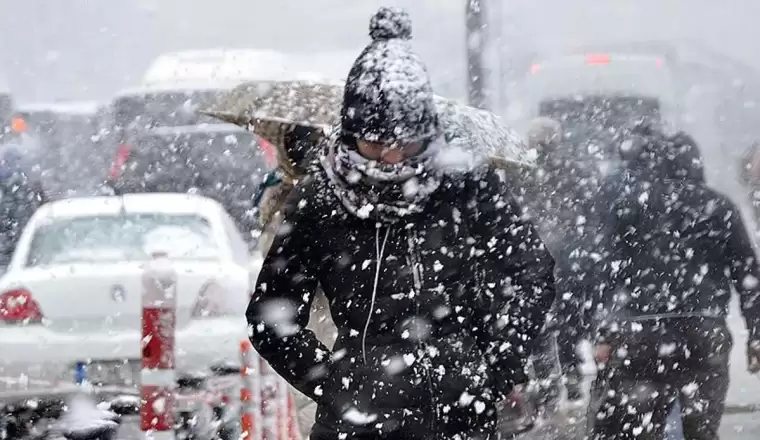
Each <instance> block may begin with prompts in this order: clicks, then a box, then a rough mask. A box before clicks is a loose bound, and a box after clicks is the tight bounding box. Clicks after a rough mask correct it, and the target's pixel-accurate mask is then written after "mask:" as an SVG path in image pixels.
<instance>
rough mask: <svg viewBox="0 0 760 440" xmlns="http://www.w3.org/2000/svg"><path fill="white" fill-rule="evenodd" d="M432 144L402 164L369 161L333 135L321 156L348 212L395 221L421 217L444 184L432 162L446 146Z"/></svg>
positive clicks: (331, 183)
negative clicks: (429, 200) (413, 216)
mask: <svg viewBox="0 0 760 440" xmlns="http://www.w3.org/2000/svg"><path fill="white" fill-rule="evenodd" d="M444 142H445V141H444V139H443V137H441V138H439V139H436V140H434V141H433V142H431V143H430V144H429V145H428V146H427V148H426V149H425V151H423V152H422V153H420V154H419V155H417V156H415V157H412V158H409V159H407V160H405V161H403V162H401V163H399V164H396V165H389V164H382V163H378V162H377V161H374V160H369V159H367V158H365V157H364V156H362V155H361V154H359V152H358V151H356V150H355V149H353V148H350V147H349V146H347V145H346V144H344V143H343V142H342V141H341V136H340V133H334V134H333V135H332V136H331V138H330V142H329V143H328V146H327V148H326V149H325V151H323V153H322V155H321V156H320V163H321V165H322V168H323V169H324V170H325V173H326V174H327V177H328V181H329V183H330V186H331V188H332V190H333V191H334V192H335V195H336V196H337V197H338V199H339V200H340V201H341V203H342V204H343V206H344V207H345V208H346V210H347V211H348V212H349V213H350V214H352V215H354V216H356V217H359V218H361V219H375V220H380V221H384V222H395V221H398V220H400V219H402V218H403V217H406V216H409V215H413V214H419V213H421V212H422V211H423V210H424V208H425V203H426V202H427V200H428V199H429V197H430V195H431V194H433V193H434V192H435V191H436V190H437V189H438V187H439V186H440V184H441V173H440V172H439V171H438V170H437V169H436V167H435V166H434V165H433V159H435V157H436V154H437V153H438V151H439V150H440V148H441V145H442V144H443V143H444Z"/></svg>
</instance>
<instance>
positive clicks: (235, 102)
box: [202, 80, 532, 178]
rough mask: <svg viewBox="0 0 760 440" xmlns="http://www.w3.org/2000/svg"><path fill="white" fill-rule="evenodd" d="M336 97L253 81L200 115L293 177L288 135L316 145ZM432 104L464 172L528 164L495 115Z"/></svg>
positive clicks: (336, 91) (326, 87) (332, 122)
mask: <svg viewBox="0 0 760 440" xmlns="http://www.w3.org/2000/svg"><path fill="white" fill-rule="evenodd" d="M342 99H343V85H342V83H338V82H334V83H329V82H314V81H306V80H301V81H257V82H248V83H244V84H241V85H239V86H238V87H235V88H234V89H233V90H231V91H230V92H229V93H228V94H226V95H224V96H223V97H222V98H221V99H220V100H219V101H218V102H217V103H215V104H214V105H213V106H211V107H210V108H208V109H205V110H202V113H204V114H207V115H210V116H213V117H216V118H218V119H221V120H223V121H225V122H230V123H233V124H237V125H240V126H243V127H246V128H248V129H249V130H251V131H253V132H254V133H255V134H256V135H257V136H260V137H262V138H264V139H266V140H267V141H269V142H270V143H272V144H273V145H274V146H275V147H276V150H277V154H278V161H279V163H280V168H281V169H282V171H283V172H284V173H285V174H286V175H287V177H289V178H297V176H298V175H300V174H302V173H303V171H304V170H303V169H300V168H301V167H299V166H298V165H297V164H296V163H294V161H293V160H292V159H291V158H292V157H293V156H294V155H295V152H294V151H293V149H294V148H304V146H303V145H304V142H298V143H296V142H292V140H293V139H294V138H293V136H291V134H292V133H294V132H296V131H297V132H299V133H308V135H307V139H304V136H303V135H301V136H299V137H298V140H299V141H307V142H306V145H309V146H316V145H317V144H319V142H321V141H322V140H323V139H324V138H325V137H326V136H328V135H329V133H330V130H331V129H332V127H335V126H337V125H338V124H339V122H340V108H341V102H342ZM436 105H437V107H438V112H439V117H440V118H441V121H442V125H443V128H444V134H445V137H446V140H447V143H448V145H449V146H450V150H449V151H459V152H462V151H463V152H466V153H468V155H461V154H459V155H457V156H456V158H457V160H459V161H460V162H462V161H464V162H467V164H466V166H467V167H468V168H472V167H473V166H475V165H477V164H479V163H481V162H483V161H485V160H490V161H491V162H492V163H493V164H495V165H496V166H498V167H499V168H503V169H508V170H509V169H513V170H522V169H523V168H524V167H525V166H530V165H531V164H532V160H531V159H530V157H529V155H528V150H527V147H526V146H525V145H524V143H523V142H522V140H521V139H520V137H519V136H518V135H517V134H516V133H515V132H514V131H512V130H511V129H509V128H508V127H507V126H505V125H504V124H503V123H502V121H501V120H500V118H499V117H498V116H496V115H494V114H493V113H490V112H488V111H485V110H480V109H476V108H474V107H470V106H466V105H463V104H461V103H458V102H456V101H453V100H449V99H446V98H442V97H436ZM296 144H298V147H295V145H296ZM452 157H454V156H452Z"/></svg>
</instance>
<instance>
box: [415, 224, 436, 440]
mask: <svg viewBox="0 0 760 440" xmlns="http://www.w3.org/2000/svg"><path fill="white" fill-rule="evenodd" d="M407 244H408V246H409V260H410V265H411V267H412V278H413V280H414V291H415V294H416V295H417V296H418V297H419V295H421V294H422V267H421V266H420V265H419V264H418V260H417V245H416V244H417V232H416V231H414V230H413V229H412V230H411V234H410V236H409V237H408V239H407ZM419 316H420V301H419V298H417V317H418V318H419ZM418 344H419V350H420V353H418V355H419V356H420V365H421V366H422V369H423V370H424V372H425V379H426V382H427V386H428V392H429V393H430V403H431V406H432V407H433V408H432V410H433V413H434V414H435V417H434V418H433V419H432V420H431V421H430V430H431V432H433V433H437V430H436V427H437V424H438V423H437V422H438V420H439V418H440V415H439V414H438V405H437V404H436V401H435V393H434V387H433V379H432V377H431V373H430V360H429V359H428V357H427V353H425V349H426V348H427V346H426V344H425V343H424V342H419V343H418Z"/></svg>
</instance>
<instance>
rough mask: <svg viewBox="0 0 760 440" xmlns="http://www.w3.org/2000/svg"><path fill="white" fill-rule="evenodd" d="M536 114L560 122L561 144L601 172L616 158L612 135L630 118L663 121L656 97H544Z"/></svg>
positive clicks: (659, 122)
mask: <svg viewBox="0 0 760 440" xmlns="http://www.w3.org/2000/svg"><path fill="white" fill-rule="evenodd" d="M539 115H540V116H547V117H550V118H552V119H555V120H557V121H560V122H561V123H562V126H563V129H564V133H565V139H564V141H565V145H567V146H569V147H570V148H571V149H572V151H571V152H569V154H570V155H571V156H572V157H573V158H574V159H575V160H576V161H578V162H581V163H589V164H591V165H595V166H596V167H597V168H600V171H601V172H602V174H604V173H606V170H607V169H608V168H609V167H611V166H613V167H614V166H615V164H616V162H617V160H618V154H617V148H616V141H615V139H616V137H617V134H618V133H619V131H620V129H622V128H626V127H629V126H631V124H632V123H633V122H634V121H638V120H647V121H650V122H653V123H655V124H663V120H662V117H661V106H660V100H659V99H657V98H653V97H646V96H632V95H631V96H625V95H619V96H614V95H606V96H605V95H585V96H576V97H568V98H555V99H549V100H544V101H542V102H541V103H540V104H539Z"/></svg>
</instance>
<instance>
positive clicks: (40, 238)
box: [26, 213, 221, 267]
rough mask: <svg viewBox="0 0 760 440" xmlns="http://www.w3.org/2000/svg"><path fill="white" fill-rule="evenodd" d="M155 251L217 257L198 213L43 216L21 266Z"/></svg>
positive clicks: (141, 257) (135, 257)
mask: <svg viewBox="0 0 760 440" xmlns="http://www.w3.org/2000/svg"><path fill="white" fill-rule="evenodd" d="M154 252H168V253H169V256H170V257H171V258H174V259H180V260H211V261H218V260H220V258H221V257H220V249H219V247H218V245H217V243H216V240H215V239H214V234H213V230H212V227H211V225H210V223H209V222H208V220H206V219H205V218H203V217H201V216H199V215H186V214H183V215H174V214H153V213H151V214H125V215H119V216H116V215H102V216H92V217H76V218H58V219H51V220H48V221H45V222H44V223H43V224H42V225H40V226H39V227H38V228H37V229H36V230H35V231H34V235H33V237H32V241H31V245H30V249H29V253H28V257H27V259H26V266H28V267H35V266H46V265H53V264H73V263H97V262H119V261H145V260H149V259H150V258H151V255H152V253H154Z"/></svg>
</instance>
